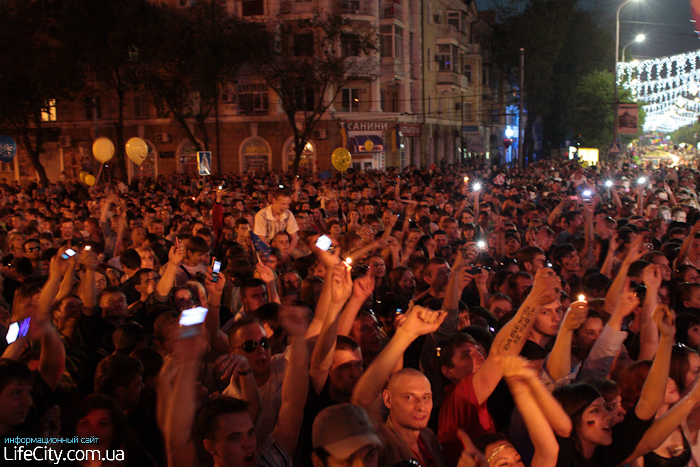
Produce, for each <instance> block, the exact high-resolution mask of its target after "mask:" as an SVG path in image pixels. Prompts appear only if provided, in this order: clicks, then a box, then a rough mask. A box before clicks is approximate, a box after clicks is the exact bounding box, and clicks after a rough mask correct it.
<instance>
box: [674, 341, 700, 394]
mask: <svg viewBox="0 0 700 467" xmlns="http://www.w3.org/2000/svg"><path fill="white" fill-rule="evenodd" d="M690 354H696V355H697V352H696V351H695V350H694V349H692V348H690V347H688V346H686V345H674V346H673V349H672V351H671V368H670V369H669V372H668V376H669V378H671V379H672V380H673V381H675V383H676V387H678V392H679V393H680V394H683V392H685V390H686V389H687V387H686V385H685V375H686V373H688V368H689V367H690V359H689V357H690Z"/></svg>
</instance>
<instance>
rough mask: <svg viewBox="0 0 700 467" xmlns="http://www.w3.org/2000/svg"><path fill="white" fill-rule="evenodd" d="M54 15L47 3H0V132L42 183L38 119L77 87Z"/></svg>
mask: <svg viewBox="0 0 700 467" xmlns="http://www.w3.org/2000/svg"><path fill="white" fill-rule="evenodd" d="M56 13H57V6H56V2H54V1H51V0H37V1H20V2H2V3H0V18H2V19H3V21H2V24H3V31H2V34H0V50H2V53H0V128H2V131H3V132H5V133H8V134H10V135H11V136H13V137H14V138H15V140H16V141H18V143H19V144H20V145H21V146H22V147H23V148H24V150H25V151H26V152H27V155H28V157H29V160H30V161H31V163H32V166H33V167H34V169H35V170H36V172H37V174H38V175H39V181H40V183H41V184H42V185H47V184H48V179H47V177H46V171H45V170H44V166H43V165H42V164H41V161H40V159H39V157H40V156H41V154H42V153H43V152H44V145H45V143H46V139H47V132H46V128H45V126H46V125H45V122H44V121H43V119H42V115H45V114H44V111H45V110H46V108H47V105H48V103H49V102H56V101H59V100H61V99H70V98H71V96H72V95H73V93H74V92H76V91H77V90H78V89H79V88H80V87H81V85H82V73H81V72H80V68H79V67H78V66H76V62H75V59H74V57H73V56H72V55H71V53H69V50H68V49H67V48H66V46H65V44H64V43H63V42H62V37H63V33H64V31H62V30H61V26H60V24H59V22H57V20H56Z"/></svg>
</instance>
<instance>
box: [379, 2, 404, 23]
mask: <svg viewBox="0 0 700 467" xmlns="http://www.w3.org/2000/svg"><path fill="white" fill-rule="evenodd" d="M402 16H403V13H402V12H401V5H400V4H399V3H382V4H381V5H379V19H398V20H399V21H401V18H402Z"/></svg>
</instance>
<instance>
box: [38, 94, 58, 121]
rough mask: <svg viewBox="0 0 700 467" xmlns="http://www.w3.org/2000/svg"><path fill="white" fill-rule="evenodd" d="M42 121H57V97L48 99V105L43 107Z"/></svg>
mask: <svg viewBox="0 0 700 467" xmlns="http://www.w3.org/2000/svg"><path fill="white" fill-rule="evenodd" d="M41 121H42V122H55V121H56V99H48V100H47V101H46V107H44V108H43V109H41Z"/></svg>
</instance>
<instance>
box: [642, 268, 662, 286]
mask: <svg viewBox="0 0 700 467" xmlns="http://www.w3.org/2000/svg"><path fill="white" fill-rule="evenodd" d="M643 277H644V285H646V286H647V288H648V289H652V290H656V291H657V292H658V290H659V288H661V281H662V280H663V279H662V277H661V268H660V267H659V266H657V265H656V264H650V265H648V266H647V267H645V268H644V276H643Z"/></svg>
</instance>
